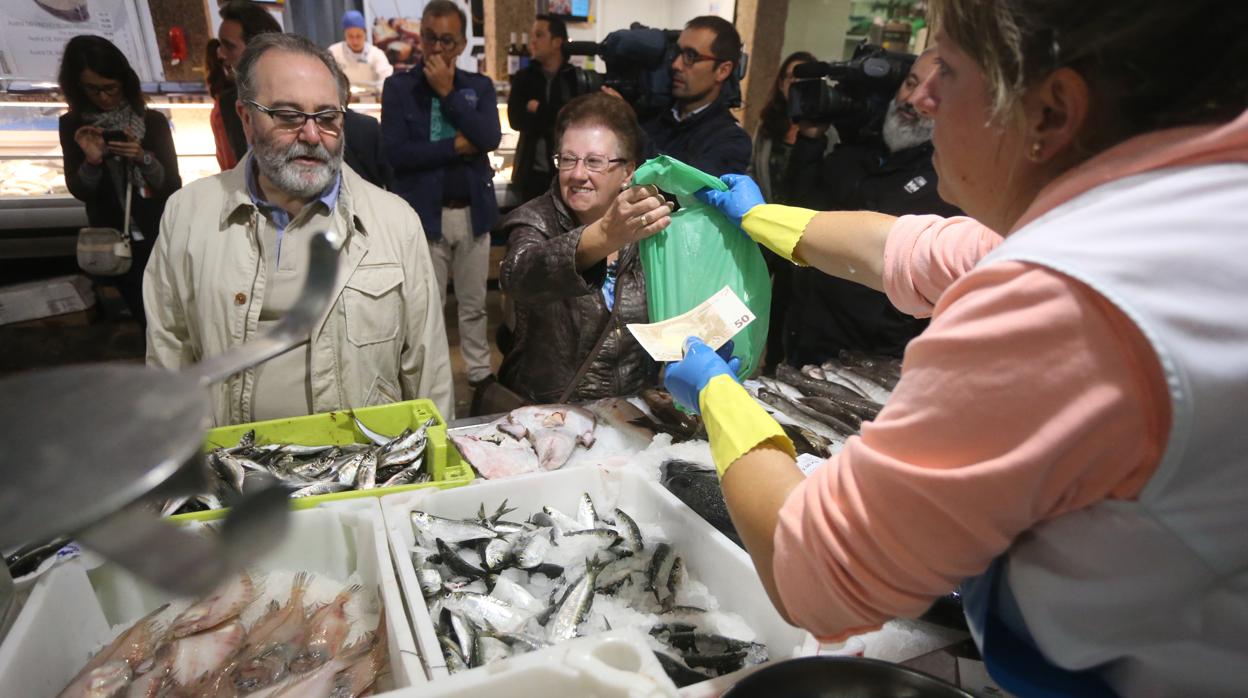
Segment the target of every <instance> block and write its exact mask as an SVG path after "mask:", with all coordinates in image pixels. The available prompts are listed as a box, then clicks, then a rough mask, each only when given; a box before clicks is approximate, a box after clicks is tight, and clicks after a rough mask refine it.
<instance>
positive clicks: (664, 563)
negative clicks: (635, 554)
mask: <svg viewBox="0 0 1248 698" xmlns="http://www.w3.org/2000/svg"><path fill="white" fill-rule="evenodd" d="M675 562H676V555H675V553H674V552H673V551H672V546H670V545H668V544H667V543H659V544H658V545H657V546H655V548H654V554H653V555H652V556H651V557H650V566H649V567H648V568H647V569H646V591H653V592H654V600H655V601H659V600H660V598H659V587H660V586H664V585H666V584H667V580H668V579H669V578H670V577H671V576H672V565H673V564H675Z"/></svg>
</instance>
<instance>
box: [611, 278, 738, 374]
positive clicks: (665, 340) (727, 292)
mask: <svg viewBox="0 0 1248 698" xmlns="http://www.w3.org/2000/svg"><path fill="white" fill-rule="evenodd" d="M751 322H754V313H753V312H751V311H750V309H749V307H747V306H746V305H745V303H744V302H742V300H741V299H740V298H739V297H737V294H736V293H733V291H732V289H731V288H729V287H728V286H725V287H723V288H721V289H720V290H719V291H717V292H716V293H715V295H713V296H711V297H710V298H707V299H706V300H704V301H702V302H701V303H699V304H698V305H697V306H696V307H695V308H693V309H691V310H689V311H687V312H685V313H682V314H680V315H677V316H676V317H674V318H668V319H667V320H664V321H662V322H652V323H650V324H642V323H637V322H635V323H631V324H629V325H628V331H629V332H632V333H633V336H634V337H636V338H637V342H638V343H639V344H641V346H642V348H643V349H645V350H646V353H648V354H650V356H651V357H653V358H654V360H655V361H679V360H680V359H681V358H683V357H684V351H685V339H686V338H688V337H697V338H698V339H701V340H702V341H703V342H706V343H707V344H708V345H710V347H711V348H712V349H719V348H720V347H722V346H723V345H724V344H725V343H726V342H727V341H728V340H730V339H732V338H733V337H734V336H736V334H737V333H738V332H740V331H741V330H743V329H745V328H746V327H747V326H749V324H750V323H751Z"/></svg>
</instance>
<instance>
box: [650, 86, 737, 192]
mask: <svg viewBox="0 0 1248 698" xmlns="http://www.w3.org/2000/svg"><path fill="white" fill-rule="evenodd" d="M642 130H643V131H645V132H646V137H647V138H646V140H647V144H646V158H647V159H649V158H652V157H654V156H656V155H669V156H671V157H674V158H676V159H677V160H680V161H681V162H683V163H685V164H686V165H692V166H694V167H696V168H698V169H699V170H702V171H703V172H705V173H707V174H710V175H714V176H716V177H718V176H720V175H726V174H745V172H746V170H748V169H749V167H750V158H751V157H752V156H753V150H754V148H753V144H752V142H751V141H750V134H748V133H746V132H745V129H743V128H741V125H740V124H738V123H737V120H736V119H735V118H733V116H732V112H730V111H728V107H727V105H725V104H724V99H723V95H720V97H719V99H716V100H715V101H714V102H713V103H711V105H710V106H708V107H707V108H706V109H703V110H702V111H700V112H698V113H697V114H694V115H693V116H691V117H689V118H687V119H685V120H683V121H677V120H676V117H674V116H672V112H671V110H668V111H665V112H663V113H662V114H659V115H658V116H654V117H651V118H650V119H649V120H648V121H646V123H644V124H642Z"/></svg>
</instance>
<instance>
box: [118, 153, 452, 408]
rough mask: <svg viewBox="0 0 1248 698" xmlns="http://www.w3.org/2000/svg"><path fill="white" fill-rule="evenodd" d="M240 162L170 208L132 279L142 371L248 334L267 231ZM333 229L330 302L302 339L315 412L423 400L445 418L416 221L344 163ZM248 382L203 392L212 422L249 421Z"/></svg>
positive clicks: (445, 394) (435, 308)
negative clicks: (143, 329)
mask: <svg viewBox="0 0 1248 698" xmlns="http://www.w3.org/2000/svg"><path fill="white" fill-rule="evenodd" d="M249 162H250V156H247V157H244V158H243V160H242V161H241V162H239V164H238V166H236V167H235V168H234V169H232V170H229V171H228V172H222V173H221V174H219V175H216V176H213V177H206V178H204V179H200V180H198V181H196V182H193V183H192V184H190V185H189V186H186V187H183V188H182V189H181V190H180V191H178V192H177V193H176V194H174V195H173V196H172V197H171V198H170V199H169V204H168V206H167V207H166V208H165V214H164V217H163V218H162V219H161V222H160V237H159V238H158V239H157V241H156V247H155V250H154V251H153V252H152V258H151V261H150V262H149V263H148V266H147V270H146V272H145V274H144V278H143V300H144V304H145V305H146V308H147V323H148V324H147V363H148V365H150V366H160V367H163V368H168V369H174V370H176V369H178V368H181V367H183V366H187V365H189V364H193V363H196V362H198V361H200V360H201V359H203V358H204V357H206V356H213V355H216V354H220V353H222V352H224V351H226V350H227V349H229V348H230V347H233V346H235V345H237V344H241V343H243V342H245V341H248V340H251V339H253V338H255V336H256V334H257V327H258V324H259V318H260V309H261V307H262V305H263V303H264V289H265V277H266V275H267V273H268V271H267V270H268V266H267V265H266V264H265V261H264V259H263V255H262V251H261V250H262V248H261V239H260V235H261V234H262V232H263V231H264V228H263V226H268V225H271V223H269V222H268V219H267V218H265V217H264V216H263V215H262V214H261V213H260V211H259V209H257V207H256V206H255V204H253V203H252V201H251V197H250V196H248V194H247V187H246V183H245V180H244V174H245V172H246V167H247V166H248V163H249ZM322 220H323V219H322ZM333 220H334V222H335V226H336V227H337V229H338V230H339V231H340V232H342V233H343V234H344V235H345V236H346V242H345V244H344V245H343V248H342V251H341V252H340V254H339V265H338V277H337V279H336V281H335V284H336V287H337V288H336V293H335V301H334V303H333V305H331V306H330V308H329V310H328V311H327V312H326V314H325V315H324V316H323V317H322V318H321V320H320V321H319V322H318V323H317V325H316V327H315V329H314V330H313V332H312V338H311V342H312V347H311V351H310V366H311V368H310V370H311V385H312V405H313V409H314V411H315V412H329V411H333V410H338V409H345V408H347V407H365V406H368V405H378V404H385V403H389V402H395V401H398V400H410V399H413V398H428V399H430V400H432V401H433V402H434V404H435V405H437V408H438V410H439V411H440V412H441V413H442V415H443V417H445V418H446V419H451V418H453V417H454V412H453V410H454V405H455V402H454V392H453V390H452V387H451V365H450V359H449V357H448V352H447V340H446V327H445V325H444V324H443V320H442V306H441V304H440V302H439V298H440V295H439V293H438V289H437V286H436V282H435V280H434V274H433V265H432V262H431V261H430V258H429V246H428V244H427V242H426V241H425V235H424V229H423V228H422V227H421V224H420V218H419V217H418V216H417V215H416V212H415V211H413V210H412V208H411V207H410V206H408V205H407V202H405V201H403V199H400V198H399V197H397V196H395V195H394V194H390V193H388V192H386V191H383V190H381V189H378V188H377V187H375V186H373V185H371V184H369V183H368V182H366V181H364V179H362V178H361V177H360V176H359V175H357V174H356V173H355V172H353V171H352V170H351V168H349V167H347V166H345V165H344V166H343V167H342V187H341V189H340V191H339V194H338V205H337V210H336V211H335V214H334V216H333ZM304 221H306V217H305V216H298V217H296V218H295V219H293V220H292V221H291V225H290V227H288V228H287V230H288V231H292V230H298V229H299V228H300V227H301V226H302V225H304V224H305V223H304ZM311 232H313V231H308V234H311ZM254 385H255V375H254V372H253V371H244V372H243V373H240V374H238V375H236V376H234V377H232V378H230V379H228V380H226V381H225V382H223V383H220V384H218V385H215V386H213V388H212V402H213V414H214V416H215V420H216V423H217V425H226V424H238V423H241V422H248V421H253V419H252V416H251V415H252V405H253V398H254V392H253V390H254Z"/></svg>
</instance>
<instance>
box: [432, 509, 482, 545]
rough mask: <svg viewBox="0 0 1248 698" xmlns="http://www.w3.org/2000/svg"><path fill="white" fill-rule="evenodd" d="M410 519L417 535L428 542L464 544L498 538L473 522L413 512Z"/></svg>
mask: <svg viewBox="0 0 1248 698" xmlns="http://www.w3.org/2000/svg"><path fill="white" fill-rule="evenodd" d="M411 519H412V526H413V527H414V528H415V530H416V533H417V535H420V536H422V537H424V539H425V540H428V541H433V540H436V539H438V538H441V539H442V540H444V541H446V542H448V543H466V542H468V541H473V540H481V539H488V538H497V537H498V534H497V533H495V532H494V531H492V530H490V529H489V528H488V527H486V526H483V525H482V524H480V523H477V522H475V521H466V520H463V519H445V518H442V517H441V516H434V515H433V514H428V513H425V512H423V511H413V512H412V513H411Z"/></svg>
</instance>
